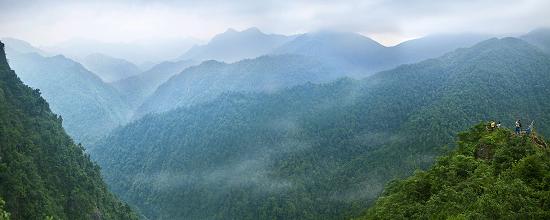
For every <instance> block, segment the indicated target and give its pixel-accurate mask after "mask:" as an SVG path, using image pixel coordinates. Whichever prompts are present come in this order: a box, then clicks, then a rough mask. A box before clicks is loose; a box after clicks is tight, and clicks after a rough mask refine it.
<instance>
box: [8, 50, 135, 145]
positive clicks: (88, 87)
mask: <svg viewBox="0 0 550 220" xmlns="http://www.w3.org/2000/svg"><path fill="white" fill-rule="evenodd" d="M8 46H9V45H8ZM7 52H8V54H7V55H8V57H9V59H10V67H11V68H12V69H13V70H15V71H16V72H17V75H18V77H20V78H21V80H22V81H23V82H24V83H25V84H26V85H29V86H30V87H33V88H36V89H40V91H41V94H42V96H43V97H44V99H46V100H47V101H48V103H49V104H50V107H51V109H52V111H53V112H54V113H56V114H59V115H62V116H63V125H64V128H65V129H66V131H67V133H69V134H70V135H71V137H74V139H75V141H77V142H82V143H85V144H89V143H91V142H94V141H95V140H97V139H99V138H100V137H103V136H104V135H106V134H108V132H109V131H111V130H112V129H114V128H116V127H117V126H119V125H121V124H124V123H126V122H127V121H128V119H129V117H130V109H129V107H128V106H127V104H126V102H125V101H124V100H123V99H122V98H121V97H120V95H119V94H118V92H117V91H116V89H114V88H113V87H111V86H110V85H109V84H106V83H105V82H103V81H101V79H100V78H99V77H97V76H96V75H94V74H93V73H91V72H90V71H88V70H86V69H85V68H84V67H83V66H82V65H80V64H79V63H77V62H74V61H72V60H71V59H68V58H66V57H64V56H61V55H58V56H53V57H44V56H41V55H38V54H35V53H18V52H17V51H12V50H8V51H7Z"/></svg>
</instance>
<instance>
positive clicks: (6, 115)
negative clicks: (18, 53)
mask: <svg viewBox="0 0 550 220" xmlns="http://www.w3.org/2000/svg"><path fill="white" fill-rule="evenodd" d="M61 121H62V120H61V118H60V117H58V116H56V115H55V114H53V113H52V112H51V111H50V109H49V107H48V103H47V102H46V101H45V100H44V99H42V98H41V97H40V92H39V91H38V90H33V89H31V88H30V87H28V86H26V85H24V84H23V83H22V82H21V81H20V80H19V78H18V77H17V76H16V75H15V72H14V71H12V70H10V67H9V66H8V63H7V62H6V58H5V53H4V44H3V43H1V42H0V198H2V199H3V200H4V201H5V204H4V201H2V199H0V210H2V211H0V217H2V216H5V214H6V213H5V212H4V211H3V210H4V209H5V210H6V211H7V212H9V213H10V219H46V217H48V216H49V217H53V218H54V219H99V218H102V219H137V217H136V215H135V214H134V213H132V211H131V210H130V208H129V207H128V206H127V205H125V204H123V203H121V202H120V201H118V200H117V199H116V198H115V197H114V196H113V195H112V194H110V193H109V192H108V190H107V187H106V185H105V184H104V183H103V181H102V179H101V176H100V172H99V167H98V166H97V165H95V164H94V163H92V162H91V161H90V159H89V157H88V156H87V155H86V154H84V149H83V147H82V146H80V145H75V144H74V143H73V141H72V140H71V138H70V137H69V136H68V135H67V134H65V132H64V131H63V128H62V127H61ZM4 205H5V206H4ZM2 206H4V207H2ZM2 219H4V218H2Z"/></svg>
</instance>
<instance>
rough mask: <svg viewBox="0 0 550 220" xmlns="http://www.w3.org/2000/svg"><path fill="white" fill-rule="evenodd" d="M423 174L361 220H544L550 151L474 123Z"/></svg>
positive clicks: (388, 193)
mask: <svg viewBox="0 0 550 220" xmlns="http://www.w3.org/2000/svg"><path fill="white" fill-rule="evenodd" d="M458 136H459V138H458V141H457V146H458V147H457V149H456V150H454V151H453V152H451V153H449V154H448V155H446V156H442V157H441V158H438V159H437V162H436V163H435V165H433V167H431V168H430V169H429V170H427V171H418V172H415V174H414V175H413V176H411V177H408V178H406V179H404V180H398V181H393V182H391V184H389V186H388V187H387V188H386V189H385V190H384V193H383V194H382V196H381V197H380V198H379V199H378V201H377V202H376V204H375V205H374V206H373V207H371V208H370V209H369V210H368V211H367V214H366V215H365V216H363V217H362V218H361V219H548V218H550V203H549V202H550V182H549V180H550V148H549V147H550V146H548V145H547V144H546V142H545V141H544V140H543V139H542V138H541V137H539V136H537V135H536V134H531V135H515V134H514V133H513V132H512V131H511V130H509V129H503V128H498V129H489V126H488V124H484V123H481V124H478V125H477V126H475V127H473V128H470V129H469V130H468V131H466V132H462V133H460V134H459V135H458Z"/></svg>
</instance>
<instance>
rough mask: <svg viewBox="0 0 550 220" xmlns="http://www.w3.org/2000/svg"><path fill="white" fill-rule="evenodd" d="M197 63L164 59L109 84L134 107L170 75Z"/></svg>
mask: <svg viewBox="0 0 550 220" xmlns="http://www.w3.org/2000/svg"><path fill="white" fill-rule="evenodd" d="M197 64H198V62H196V61H193V60H182V61H176V62H170V61H166V62H162V63H159V64H157V65H155V66H153V67H152V68H151V69H149V70H147V71H145V72H143V73H140V74H138V75H136V76H132V77H129V78H126V79H123V80H119V81H116V82H113V83H112V84H111V85H113V86H114V87H115V88H116V89H117V90H118V91H119V92H120V93H121V94H122V96H123V97H124V99H125V100H126V101H127V102H128V104H129V105H130V107H131V108H132V109H135V108H137V107H139V105H141V104H142V103H143V101H144V100H145V98H147V97H148V96H150V95H151V94H153V92H155V90H156V89H157V88H158V87H159V86H160V85H161V84H163V83H164V82H166V81H167V80H168V79H169V78H170V77H172V76H174V75H176V74H178V73H181V71H183V70H184V69H187V68H188V67H190V66H193V65H197Z"/></svg>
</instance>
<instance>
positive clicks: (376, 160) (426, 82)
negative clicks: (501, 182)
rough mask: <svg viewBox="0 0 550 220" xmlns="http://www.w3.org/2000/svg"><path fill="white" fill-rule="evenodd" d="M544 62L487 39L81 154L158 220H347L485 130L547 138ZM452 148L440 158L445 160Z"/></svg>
mask: <svg viewBox="0 0 550 220" xmlns="http://www.w3.org/2000/svg"><path fill="white" fill-rule="evenodd" d="M548 73H550V57H549V56H548V55H547V54H544V53H543V52H542V51H541V50H539V49H538V48H536V47H534V46H532V45H530V44H528V43H526V42H524V41H522V40H519V39H516V38H504V39H490V40H487V41H484V42H481V43H479V44H477V45H475V46H473V47H471V48H466V49H459V50H456V51H454V52H452V53H448V54H446V55H444V56H442V57H439V58H437V59H430V60H427V61H423V62H420V63H417V64H411V65H403V66H400V67H398V68H395V69H393V70H389V71H384V72H380V73H378V74H376V75H373V76H371V77H367V78H365V79H363V80H351V79H342V80H338V81H335V82H332V83H326V84H318V85H316V84H311V83H308V84H305V85H301V86H297V87H294V88H291V89H286V90H283V91H278V92H273V93H269V94H264V93H259V94H246V93H245V94H239V93H223V94H222V95H221V96H220V97H219V98H217V99H216V100H214V101H212V102H208V103H204V104H200V105H196V106H191V107H186V108H179V109H176V110H174V111H170V112H167V113H163V114H158V115H149V116H146V117H145V118H143V119H141V120H138V121H135V122H133V123H131V124H129V125H128V126H126V127H123V128H120V129H117V130H115V131H114V132H113V133H112V134H111V135H110V136H109V137H107V138H106V139H104V140H102V141H100V142H98V143H97V144H96V145H95V146H93V147H91V148H90V152H91V154H92V156H93V157H94V158H95V159H96V160H97V161H98V163H99V164H100V165H101V166H102V168H103V171H104V172H103V173H104V176H105V178H106V181H107V182H108V183H109V185H110V186H111V187H112V189H113V191H114V192H116V193H117V194H118V195H120V196H121V197H122V198H123V199H125V200H126V201H128V202H129V203H131V204H132V205H134V206H136V207H138V208H139V209H140V210H141V211H143V213H144V214H145V215H146V216H147V217H149V218H153V219H265V218H273V219H346V218H349V217H353V216H358V215H360V214H361V213H362V211H363V210H364V209H365V208H367V207H368V206H369V205H371V204H372V202H373V201H374V200H375V199H376V198H377V197H378V195H379V193H380V192H381V191H382V190H383V187H384V185H385V184H386V183H387V182H388V181H389V180H391V179H394V178H397V177H404V176H407V175H409V174H411V173H412V172H413V171H414V170H415V169H417V168H427V167H429V166H430V165H431V164H432V163H433V161H434V158H436V157H437V156H438V155H440V154H441V153H442V152H446V149H447V148H448V147H451V148H452V147H454V145H453V144H452V143H453V140H454V136H455V134H456V133H457V132H458V131H460V130H463V129H466V128H467V127H469V126H471V125H472V124H474V123H478V122H479V121H482V120H491V119H495V120H502V122H503V125H504V126H512V123H513V121H514V120H515V119H517V118H521V119H522V120H524V121H530V120H536V121H537V125H538V127H537V128H538V131H539V132H540V133H542V134H546V135H548V134H550V126H549V124H550V116H549V115H548V114H547V112H549V111H550V102H549V100H548V97H550V89H549V88H548V87H547V86H546V85H548V84H550V75H549V74H548ZM441 146H447V147H443V148H442V147H441Z"/></svg>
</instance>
